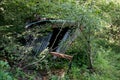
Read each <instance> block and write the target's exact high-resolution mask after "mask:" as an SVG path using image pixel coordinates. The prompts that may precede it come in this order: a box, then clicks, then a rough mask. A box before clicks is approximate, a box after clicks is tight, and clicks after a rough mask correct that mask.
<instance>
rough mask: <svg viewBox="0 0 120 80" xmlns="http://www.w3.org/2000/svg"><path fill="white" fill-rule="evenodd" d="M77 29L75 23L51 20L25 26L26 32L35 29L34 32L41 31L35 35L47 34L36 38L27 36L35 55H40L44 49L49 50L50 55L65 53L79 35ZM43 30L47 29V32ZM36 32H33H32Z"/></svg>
mask: <svg viewBox="0 0 120 80" xmlns="http://www.w3.org/2000/svg"><path fill="white" fill-rule="evenodd" d="M45 26H46V27H45ZM77 27H78V25H77V23H76V22H75V21H71V20H53V19H52V20H46V19H44V20H39V21H36V22H31V23H29V24H27V25H26V26H25V28H26V29H27V30H28V31H29V30H31V29H35V28H36V30H40V29H41V31H38V32H37V34H40V33H41V32H43V33H42V34H46V32H47V34H46V35H42V36H37V37H36V38H33V36H32V35H29V37H28V44H29V45H31V46H33V49H32V51H33V53H34V54H35V55H38V54H40V53H41V52H42V51H43V50H44V49H46V48H48V49H49V52H51V54H54V52H56V53H65V51H66V50H67V49H68V48H69V46H70V45H71V43H72V42H73V41H74V40H75V39H76V37H77V35H78V34H79V33H80V31H79V29H77ZM43 28H47V29H48V31H46V32H45V31H44V30H42V29H43ZM36 30H33V32H35V31H36ZM30 40H31V41H30Z"/></svg>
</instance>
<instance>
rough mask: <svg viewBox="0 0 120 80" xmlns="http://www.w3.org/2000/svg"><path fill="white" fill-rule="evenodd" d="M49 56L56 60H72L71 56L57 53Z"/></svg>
mask: <svg viewBox="0 0 120 80" xmlns="http://www.w3.org/2000/svg"><path fill="white" fill-rule="evenodd" d="M50 54H51V55H53V56H56V57H58V58H65V59H68V60H70V61H71V60H72V58H73V56H71V55H67V54H62V53H58V52H50Z"/></svg>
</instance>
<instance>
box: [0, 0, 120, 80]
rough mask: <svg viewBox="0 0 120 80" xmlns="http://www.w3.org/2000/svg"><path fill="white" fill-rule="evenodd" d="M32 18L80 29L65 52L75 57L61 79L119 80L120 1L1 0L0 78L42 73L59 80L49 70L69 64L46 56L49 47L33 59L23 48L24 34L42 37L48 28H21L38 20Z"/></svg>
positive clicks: (35, 75)
mask: <svg viewBox="0 0 120 80" xmlns="http://www.w3.org/2000/svg"><path fill="white" fill-rule="evenodd" d="M36 15H39V16H40V17H41V18H44V17H47V18H55V19H65V20H74V21H76V22H77V24H78V26H77V27H79V28H80V33H81V34H80V35H79V36H78V38H77V39H76V40H75V41H74V42H73V44H72V46H71V47H69V49H68V50H67V52H66V54H69V55H74V58H73V60H72V67H71V69H70V71H69V73H68V74H67V73H66V74H65V76H64V77H63V78H62V79H63V80H119V79H120V75H119V74H120V64H119V63H120V54H119V53H120V1H119V0H109V1H107V0H58V1H57V0H29V1H27V0H26V1H25V0H1V1H0V44H1V45H0V80H13V79H31V80H35V79H36V80H37V79H40V78H41V77H40V76H39V75H40V74H41V73H42V74H44V72H46V74H47V75H48V77H49V79H50V78H51V79H52V80H57V79H58V78H59V76H57V75H53V74H52V73H53V72H52V69H61V68H62V69H65V71H67V69H68V67H69V66H68V61H67V60H63V59H58V60H54V61H53V60H52V59H51V58H52V56H51V55H48V56H47V57H45V55H46V54H48V49H46V50H45V51H43V52H42V54H41V55H39V56H38V57H33V54H32V52H31V47H26V46H24V45H25V44H24V43H25V41H26V40H25V39H26V38H27V35H29V34H32V35H33V36H34V37H36V33H37V32H41V33H39V35H43V34H42V33H46V32H48V31H50V29H48V28H46V27H44V28H42V29H39V30H38V29H34V30H31V31H28V30H26V29H25V27H24V26H25V24H26V22H28V21H29V22H31V21H36ZM47 26H50V25H49V24H48V25H47ZM61 64H63V65H61ZM27 68H30V69H32V70H33V71H28V70H27ZM42 70H43V71H42ZM54 74H57V72H56V73H54ZM38 76H39V77H38Z"/></svg>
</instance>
